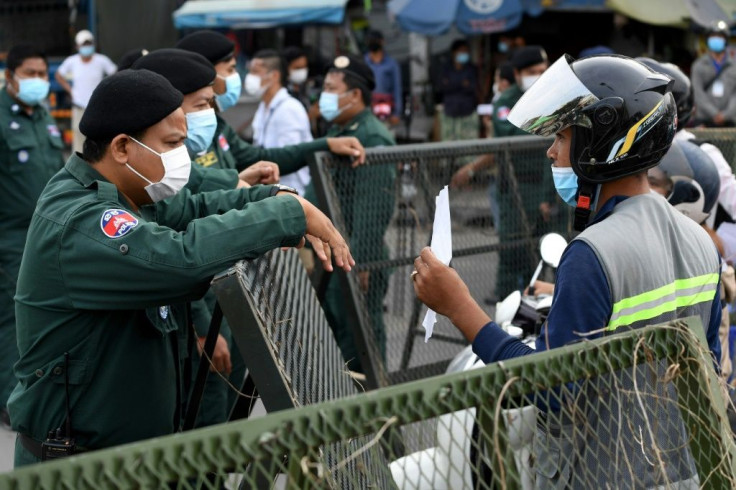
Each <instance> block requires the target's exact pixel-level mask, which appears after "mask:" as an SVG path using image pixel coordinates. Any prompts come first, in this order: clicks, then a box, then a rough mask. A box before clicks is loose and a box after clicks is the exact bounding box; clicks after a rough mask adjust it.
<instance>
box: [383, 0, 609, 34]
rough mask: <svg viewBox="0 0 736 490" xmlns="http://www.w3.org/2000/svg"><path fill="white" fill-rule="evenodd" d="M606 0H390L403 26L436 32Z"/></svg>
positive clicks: (475, 29)
mask: <svg viewBox="0 0 736 490" xmlns="http://www.w3.org/2000/svg"><path fill="white" fill-rule="evenodd" d="M604 4H605V0H390V1H389V2H388V10H389V15H390V16H391V17H392V18H395V19H396V21H397V22H398V23H399V25H400V26H401V28H402V29H404V30H406V31H412V32H418V33H420V34H425V35H428V36H436V35H439V34H443V33H445V32H447V31H448V30H449V29H450V27H451V26H452V25H453V24H455V25H456V26H457V28H458V29H459V30H460V31H461V32H463V33H465V34H468V35H474V34H489V33H493V32H504V31H508V30H511V29H513V28H515V27H516V26H518V25H519V23H520V22H521V17H522V14H523V13H524V12H526V13H528V14H530V15H535V16H536V15H539V14H540V13H542V11H543V10H544V9H546V8H602V7H603V6H604Z"/></svg>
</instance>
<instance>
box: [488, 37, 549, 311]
mask: <svg viewBox="0 0 736 490" xmlns="http://www.w3.org/2000/svg"><path fill="white" fill-rule="evenodd" d="M511 64H512V65H513V66H514V76H515V78H516V83H515V84H514V85H512V86H511V87H509V88H508V89H507V90H506V91H504V92H503V93H502V94H501V96H500V97H499V98H498V100H497V101H496V103H495V104H494V111H493V118H492V122H493V134H494V137H503V136H521V135H525V136H528V134H527V133H526V132H524V131H522V130H520V129H519V128H517V127H516V126H514V125H513V124H511V123H510V122H509V121H508V120H507V118H508V114H509V112H510V111H511V109H512V108H513V107H514V104H516V102H517V101H518V100H519V99H520V98H521V96H522V95H523V94H524V91H525V90H527V89H528V88H529V87H530V86H531V85H532V84H533V83H534V82H535V81H536V79H537V78H539V76H540V75H541V74H542V73H544V71H545V70H546V69H547V66H548V65H549V63H548V61H547V53H546V52H545V51H544V49H543V48H542V47H541V46H526V47H523V48H519V49H517V50H516V51H515V52H514V54H513V56H512V57H511ZM539 155H540V156H541V157H542V158H544V156H543V155H542V152H541V151H540V152H539ZM507 164H508V166H507ZM554 202H556V197H555V190H554V186H553V184H552V181H551V177H550V174H549V172H543V173H541V174H540V172H539V158H537V157H535V156H533V155H530V156H527V155H520V154H515V155H514V157H513V161H511V162H503V161H502V162H501V164H500V165H499V168H498V204H499V211H500V218H501V219H500V223H499V224H498V235H499V241H500V244H501V246H502V247H504V248H501V250H500V252H499V264H498V273H497V276H496V298H497V299H502V298H503V297H504V296H505V295H507V294H509V293H510V292H511V291H514V290H517V289H523V288H524V285H525V284H526V282H528V281H529V278H530V277H531V275H532V274H533V272H534V267H535V265H536V252H535V250H536V244H531V243H530V244H526V245H519V246H507V245H508V244H509V243H510V242H514V241H517V240H524V239H528V238H531V237H533V236H536V235H540V234H543V233H547V232H550V231H553V229H554V228H553V223H552V220H553V217H552V204H551V203H554ZM522 211H523V213H522Z"/></svg>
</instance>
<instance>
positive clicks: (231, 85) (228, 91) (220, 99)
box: [215, 73, 243, 112]
mask: <svg viewBox="0 0 736 490" xmlns="http://www.w3.org/2000/svg"><path fill="white" fill-rule="evenodd" d="M242 88H243V82H242V81H241V80H240V75H239V74H238V73H233V74H232V75H229V76H228V77H227V78H225V93H224V94H222V95H215V101H216V102H217V107H219V108H220V110H221V111H223V112H224V111H226V110H228V109H230V108H231V107H233V106H234V105H235V104H237V103H238V99H239V98H240V91H241V90H242Z"/></svg>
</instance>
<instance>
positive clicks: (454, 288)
mask: <svg viewBox="0 0 736 490" xmlns="http://www.w3.org/2000/svg"><path fill="white" fill-rule="evenodd" d="M414 271H416V274H415V273H414V272H412V278H413V280H414V292H415V293H416V295H417V297H418V298H419V300H420V301H421V302H422V303H424V304H425V305H427V306H428V307H430V308H431V309H433V310H434V311H436V312H437V313H439V314H440V315H444V316H446V317H447V318H449V319H450V321H451V322H452V323H453V324H454V325H455V326H456V327H457V328H458V329H459V330H460V331H461V332H462V333H463V335H465V337H466V338H467V339H468V340H469V341H470V342H472V341H473V339H475V336H476V335H477V334H478V332H479V331H480V329H481V328H482V327H483V326H484V325H485V324H486V323H488V322H490V321H491V319H490V317H489V316H488V315H487V314H486V313H485V312H484V311H483V310H482V309H481V307H480V306H478V303H476V302H475V300H474V299H473V298H472V296H470V291H469V290H468V286H466V285H465V283H464V282H463V280H462V279H460V276H459V275H458V273H457V272H456V271H455V269H453V268H451V267H448V266H446V265H445V264H443V263H442V262H440V260H439V259H438V258H437V257H436V256H435V255H434V254H433V253H432V250H431V249H430V248H429V247H424V249H423V250H422V253H421V255H420V256H419V257H417V258H416V260H415V261H414Z"/></svg>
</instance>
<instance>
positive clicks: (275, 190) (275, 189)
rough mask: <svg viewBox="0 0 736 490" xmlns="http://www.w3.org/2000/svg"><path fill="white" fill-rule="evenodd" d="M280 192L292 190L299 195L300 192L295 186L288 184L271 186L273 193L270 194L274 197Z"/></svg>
mask: <svg viewBox="0 0 736 490" xmlns="http://www.w3.org/2000/svg"><path fill="white" fill-rule="evenodd" d="M279 192H291V193H292V194H296V195H297V196H298V195H299V192H298V191H297V190H296V189H294V188H293V187H289V186H288V185H282V184H274V185H273V186H272V187H271V194H269V196H270V197H273V196H275V195H276V194H278V193H279Z"/></svg>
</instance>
